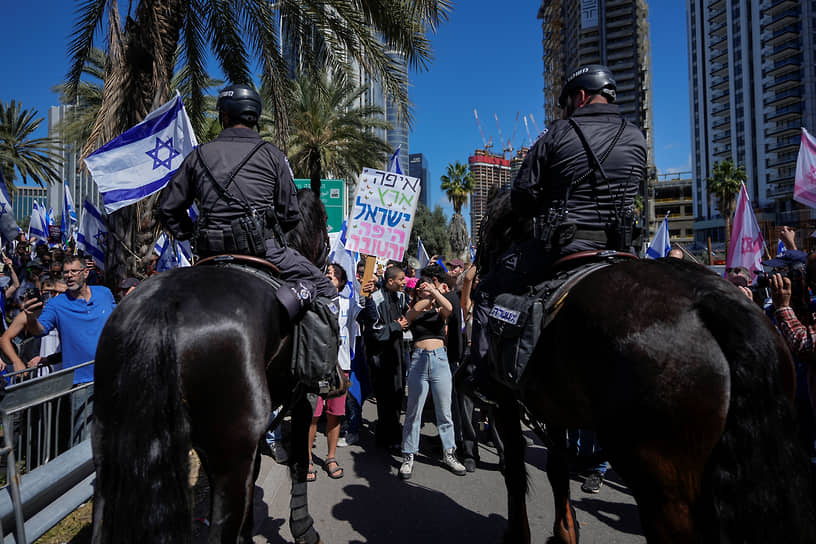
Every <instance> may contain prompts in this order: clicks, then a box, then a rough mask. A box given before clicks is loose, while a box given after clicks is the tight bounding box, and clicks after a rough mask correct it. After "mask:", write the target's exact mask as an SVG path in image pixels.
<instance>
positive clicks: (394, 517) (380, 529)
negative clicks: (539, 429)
mask: <svg viewBox="0 0 816 544" xmlns="http://www.w3.org/2000/svg"><path fill="white" fill-rule="evenodd" d="M426 414H429V412H428V411H426ZM430 415H431V417H432V412H430ZM374 417H375V407H374V406H372V405H371V404H370V403H366V406H365V409H364V420H365V427H364V430H363V433H362V435H361V436H362V441H361V443H360V444H358V445H354V446H350V447H346V448H338V454H337V459H338V461H339V462H340V464H341V465H342V466H343V468H344V469H345V475H344V477H343V478H342V479H339V480H332V479H331V478H329V477H328V474H327V473H326V471H325V470H324V469H323V466H322V460H323V459H324V458H325V452H326V440H325V436H324V435H323V434H321V433H318V436H317V441H316V443H317V445H316V447H315V449H314V455H315V461H316V464H317V469H318V478H317V481H316V482H315V483H313V484H311V485H309V506H310V510H311V513H312V515H313V517H314V518H315V526H316V528H317V530H318V531H319V532H320V535H321V538H322V540H323V542H324V543H325V544H342V543H354V544H358V543H388V544H409V543H410V544H415V543H417V542H424V543H451V544H455V543H460V542H467V543H468V544H482V543H484V544H495V543H497V542H499V541H500V538H501V535H502V532H503V530H504V527H505V525H506V520H507V505H506V496H505V491H504V481H503V479H502V477H501V474H500V473H499V471H498V465H497V461H498V458H497V456H496V451H495V449H493V448H491V447H487V446H484V445H483V446H481V452H480V455H481V465H480V466H479V468H478V469H477V471H476V472H474V473H468V474H467V475H466V476H456V475H454V474H452V473H451V472H449V471H447V470H446V469H444V468H442V467H441V465H440V464H439V461H438V457H439V453H438V452H439V448H440V446H439V445H438V444H439V443H438V439H435V435H436V427H435V426H434V425H433V424H432V423H429V422H426V423H425V425H424V427H423V436H422V441H421V445H420V454H419V455H418V457H417V461H416V463H415V465H414V467H415V468H414V476H413V478H412V479H411V480H409V481H401V480H400V479H399V478H398V477H397V470H398V468H399V462H400V459H399V458H398V457H396V456H391V455H389V454H387V453H385V452H382V451H380V450H377V449H376V448H374V446H373V436H372V434H371V433H370V431H369V429H370V422H371V421H372V420H373V419H374ZM528 436H530V437H531V438H534V435H533V434H532V433H528ZM546 452H547V450H546V449H545V448H544V447H543V446H541V445H539V444H538V443H536V444H534V445H533V446H532V447H530V448H528V451H527V464H528V469H529V473H530V480H531V492H530V494H529V496H528V509H529V512H530V524H531V530H532V532H533V541H534V542H537V543H544V542H546V540H547V538H549V536H550V535H551V530H552V523H553V509H552V494H551V490H550V486H549V483H548V482H547V477H546V474H545V473H544V466H545V461H546V455H547V453H546ZM609 476H610V478H609V479H608V480H607V481H606V483H605V484H604V486H603V487H602V489H601V492H600V493H599V494H597V495H588V494H586V493H583V492H581V490H580V481H578V480H573V482H572V494H573V497H574V498H575V502H574V504H575V507H576V509H577V510H578V519H579V522H580V523H581V541H582V542H584V543H594V542H598V543H600V542H603V543H621V544H630V543H643V542H644V541H645V539H644V538H643V537H642V536H641V534H642V533H641V531H640V523H639V520H638V514H637V508H636V506H635V504H634V500H633V499H632V497H631V495H630V494H629V493H628V490H627V489H626V488H625V487H624V485H623V484H622V483H621V482H620V479H618V478H617V476H616V475H614V474H613V473H612V472H611V471H610V473H609ZM289 487H290V484H289V477H288V471H287V469H286V468H285V467H282V466H280V465H277V464H276V463H275V462H274V461H273V460H272V459H270V458H269V457H264V458H263V463H262V467H261V474H260V476H259V478H258V481H257V483H256V488H255V516H256V518H255V519H256V531H255V534H256V536H255V539H254V541H255V542H256V543H265V542H270V543H274V544H280V543H284V542H286V543H288V542H292V536H291V534H290V533H289V525H288V523H287V521H286V520H288V517H289Z"/></svg>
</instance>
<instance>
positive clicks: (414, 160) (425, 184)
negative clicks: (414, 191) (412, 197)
mask: <svg viewBox="0 0 816 544" xmlns="http://www.w3.org/2000/svg"><path fill="white" fill-rule="evenodd" d="M408 175H409V176H411V177H412V178H419V183H420V190H419V201H420V202H422V203H423V204H425V206H426V207H427V208H430V207H431V185H430V184H431V175H430V172H429V171H428V159H427V158H425V155H423V154H422V153H411V154H410V155H409V156H408Z"/></svg>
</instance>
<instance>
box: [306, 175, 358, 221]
mask: <svg viewBox="0 0 816 544" xmlns="http://www.w3.org/2000/svg"><path fill="white" fill-rule="evenodd" d="M295 186H296V187H297V188H298V189H308V188H309V187H311V182H310V181H309V180H308V179H296V180H295ZM320 200H321V201H323V205H324V206H325V207H326V215H327V216H328V217H329V225H328V227H329V232H339V231H340V229H341V228H342V227H343V219H344V218H345V217H346V208H347V203H348V189H347V188H346V180H344V179H323V180H320Z"/></svg>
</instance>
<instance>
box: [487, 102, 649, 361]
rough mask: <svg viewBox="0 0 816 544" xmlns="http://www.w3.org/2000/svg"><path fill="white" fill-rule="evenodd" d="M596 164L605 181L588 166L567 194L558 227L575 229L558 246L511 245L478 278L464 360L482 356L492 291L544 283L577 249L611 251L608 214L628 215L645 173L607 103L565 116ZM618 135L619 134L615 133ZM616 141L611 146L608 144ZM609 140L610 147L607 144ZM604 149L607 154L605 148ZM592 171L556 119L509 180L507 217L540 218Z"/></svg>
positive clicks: (635, 138) (631, 129)
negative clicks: (557, 263)
mask: <svg viewBox="0 0 816 544" xmlns="http://www.w3.org/2000/svg"><path fill="white" fill-rule="evenodd" d="M570 119H571V120H572V122H574V123H576V124H577V125H578V127H579V129H580V130H581V132H582V133H583V135H584V138H585V139H586V143H587V144H588V145H589V147H590V148H591V149H592V151H593V152H594V154H595V156H596V157H597V158H598V160H599V161H601V164H602V166H603V171H604V173H605V174H606V179H604V178H603V176H602V175H601V174H600V172H599V171H598V170H597V168H596V169H595V172H594V173H593V174H591V175H589V176H586V177H585V178H584V179H582V180H581V181H580V182H578V183H576V184H574V185H573V187H572V188H571V189H570V194H569V198H568V200H567V201H566V205H565V206H564V209H565V210H566V216H565V219H564V220H565V222H566V223H572V224H574V225H575V227H574V228H575V236H574V239H572V240H571V241H569V242H568V243H566V244H564V245H558V243H557V241H556V242H554V243H552V244H548V243H547V242H546V241H544V240H540V239H533V240H529V241H526V242H522V243H518V244H514V245H513V246H512V247H511V248H510V249H509V250H508V251H507V252H506V253H505V254H504V255H503V256H502V257H501V258H500V259H499V261H498V263H497V264H496V266H495V267H494V268H493V269H492V270H491V271H490V273H489V274H487V275H486V276H485V277H484V278H482V279H481V281H480V283H479V286H478V289H477V292H476V293H474V303H475V306H474V322H473V341H472V354H471V355H472V358H473V362H474V364H476V365H477V368H478V367H479V366H481V364H482V362H481V361H482V360H483V359H484V357H485V356H486V354H487V334H486V332H485V331H484V327H486V325H487V316H488V313H489V311H490V308H491V306H492V301H493V299H494V297H495V296H496V295H498V294H499V293H507V292H516V293H520V292H522V291H524V290H526V288H527V286H530V285H535V284H537V283H540V282H541V281H544V280H545V279H546V277H547V274H548V272H549V269H550V267H551V266H552V264H553V263H554V262H555V261H556V260H558V259H559V258H560V257H563V256H564V255H568V254H570V253H576V252H579V251H589V250H601V249H618V250H628V249H629V248H628V247H626V248H624V247H617V244H616V241H615V236H614V234H615V233H613V232H611V227H612V225H613V223H614V222H615V217H616V215H618V216H619V215H620V212H621V211H623V210H632V208H633V206H634V198H635V195H636V194H637V191H638V188H639V186H640V183H641V180H642V179H643V176H644V175H645V173H646V153H647V152H646V139H645V138H644V137H643V134H642V132H641V131H640V129H638V128H637V127H636V126H634V125H632V124H630V123H628V122H623V118H622V116H621V114H620V110H619V108H618V106H617V105H615V104H606V103H594V104H587V105H586V106H583V107H581V108H578V109H576V110H575V112H574V113H573V114H572V116H571V118H570ZM619 132H620V134H619ZM616 137H617V141H615V139H616ZM613 141H614V142H615V143H614V147H611V149H610V146H611V145H612V143H613ZM608 149H609V151H608V152H607V150H608ZM593 166H594V162H593V161H592V159H591V158H590V156H589V154H588V152H587V150H586V146H585V145H584V143H583V142H582V141H581V137H580V136H579V133H578V131H576V129H575V127H574V126H573V125H572V123H571V122H570V120H558V121H555V122H554V123H552V125H550V127H549V130H548V132H547V133H546V134H544V135H542V136H541V137H540V138H539V139H538V140H536V142H535V143H534V144H533V146H532V148H531V149H530V151H529V152H528V154H527V157H526V158H525V159H524V162H523V163H522V166H521V169H520V170H519V172H518V174H517V175H516V178H515V179H514V181H513V185H512V192H511V203H512V208H513V212H514V213H516V214H518V215H520V216H523V217H529V218H530V220H531V221H532V220H533V218H534V217H536V218H537V220H538V219H539V218H543V217H545V216H546V215H547V213H548V211H549V210H550V209H552V208H557V207H559V203H560V202H561V201H563V200H564V198H565V197H566V195H567V188H568V187H569V186H570V185H571V184H573V182H574V181H576V180H579V179H581V178H582V176H584V175H585V174H587V173H588V172H589V171H590V170H591V169H592V168H593Z"/></svg>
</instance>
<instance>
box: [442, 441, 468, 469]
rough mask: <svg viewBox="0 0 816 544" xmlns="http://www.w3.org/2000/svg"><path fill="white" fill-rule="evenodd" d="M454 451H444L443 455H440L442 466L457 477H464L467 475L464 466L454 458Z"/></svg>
mask: <svg viewBox="0 0 816 544" xmlns="http://www.w3.org/2000/svg"><path fill="white" fill-rule="evenodd" d="M454 451H455V450H454V449H453V448H451V449H449V450H445V453H444V454H443V455H442V464H443V465H445V466H446V467H447V468H448V469H449V470H450V471H451V472H453V473H454V474H456V475H457V476H464V475H465V474H467V469H465V465H463V464H462V463H460V462H459V460H458V459H457V458H456V455H454V453H453V452H454Z"/></svg>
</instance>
